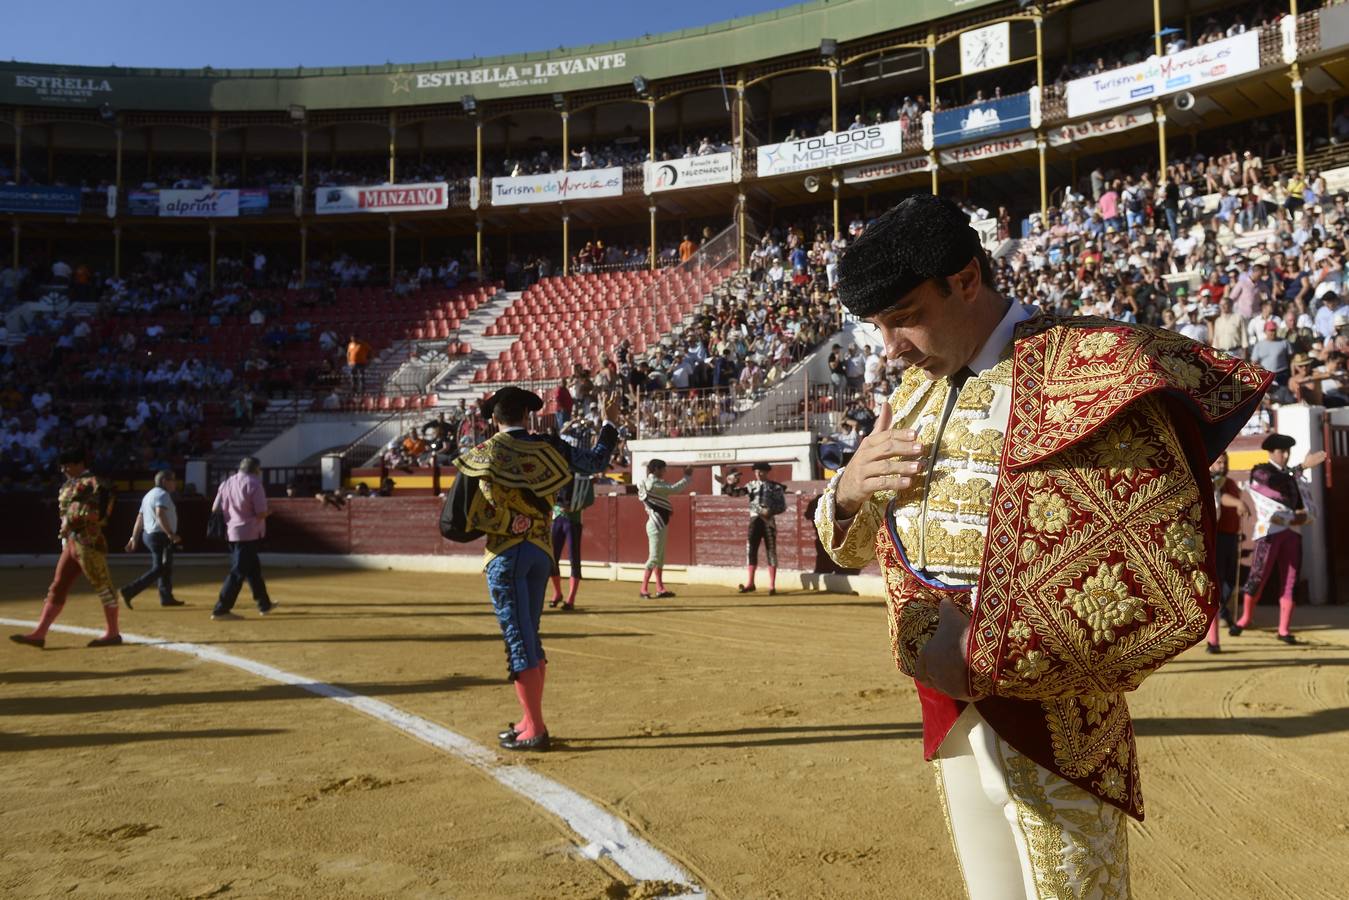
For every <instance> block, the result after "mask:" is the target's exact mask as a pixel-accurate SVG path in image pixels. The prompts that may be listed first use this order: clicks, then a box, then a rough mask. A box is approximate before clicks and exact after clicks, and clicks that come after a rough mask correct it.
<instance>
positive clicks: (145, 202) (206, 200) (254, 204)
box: [126, 188, 270, 219]
mask: <svg viewBox="0 0 1349 900" xmlns="http://www.w3.org/2000/svg"><path fill="white" fill-rule="evenodd" d="M269 202H270V198H269V197H268V194H267V189H266V188H244V189H242V190H212V189H210V188H201V189H200V190H183V189H173V190H168V189H165V190H152V191H147V190H141V189H137V190H131V191H128V192H127V195H126V207H127V209H126V211H127V213H128V214H129V215H133V216H159V217H160V218H165V219H220V218H234V217H236V216H260V215H262V214H264V213H265V212H267V207H268V203H269Z"/></svg>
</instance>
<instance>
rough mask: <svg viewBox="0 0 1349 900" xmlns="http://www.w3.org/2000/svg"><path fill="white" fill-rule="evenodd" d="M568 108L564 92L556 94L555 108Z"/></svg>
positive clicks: (554, 97) (554, 99)
mask: <svg viewBox="0 0 1349 900" xmlns="http://www.w3.org/2000/svg"><path fill="white" fill-rule="evenodd" d="M566 108H567V98H566V97H565V96H563V95H562V94H554V95H553V109H566Z"/></svg>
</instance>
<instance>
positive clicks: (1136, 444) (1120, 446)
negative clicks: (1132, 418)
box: [1094, 422, 1157, 475]
mask: <svg viewBox="0 0 1349 900" xmlns="http://www.w3.org/2000/svg"><path fill="white" fill-rule="evenodd" d="M1094 449H1095V450H1096V458H1097V461H1098V463H1099V464H1100V466H1101V467H1102V468H1107V469H1109V470H1110V474H1111V475H1118V474H1119V473H1120V472H1125V471H1128V470H1129V469H1146V468H1150V467H1151V465H1152V459H1153V457H1154V456H1155V455H1156V453H1157V448H1156V446H1154V445H1153V443H1152V441H1151V440H1149V439H1148V437H1147V435H1146V434H1145V433H1144V432H1143V431H1142V430H1140V429H1138V428H1136V427H1135V426H1134V425H1133V424H1132V423H1129V422H1121V423H1120V424H1118V425H1113V426H1111V427H1109V428H1107V429H1106V431H1105V434H1104V436H1102V437H1101V438H1099V439H1097V441H1096V443H1095V445H1094Z"/></svg>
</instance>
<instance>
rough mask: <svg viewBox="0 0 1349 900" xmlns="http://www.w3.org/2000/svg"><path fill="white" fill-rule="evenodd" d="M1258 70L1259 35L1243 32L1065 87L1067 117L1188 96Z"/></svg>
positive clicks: (1152, 58)
mask: <svg viewBox="0 0 1349 900" xmlns="http://www.w3.org/2000/svg"><path fill="white" fill-rule="evenodd" d="M1258 68H1260V34H1259V32H1257V31H1248V32H1246V33H1245V34H1239V35H1237V36H1236V37H1230V38H1226V39H1224V40H1221V41H1214V42H1213V43H1211V44H1200V45H1199V46H1198V47H1191V48H1190V49H1189V50H1181V51H1180V52H1178V53H1172V54H1171V55H1170V56H1152V57H1149V58H1148V59H1146V60H1144V61H1143V62H1141V63H1135V64H1133V65H1132V66H1123V67H1121V68H1118V69H1111V70H1110V71H1109V72H1102V73H1100V74H1099V75H1091V76H1088V77H1087V78H1079V79H1077V80H1076V81H1070V82H1068V92H1067V99H1068V115H1069V117H1070V118H1077V117H1078V116H1087V115H1091V114H1092V113H1096V112H1101V111H1103V110H1107V109H1114V108H1115V107H1117V106H1125V105H1127V104H1130V103H1137V102H1139V101H1140V100H1151V99H1154V98H1157V97H1163V96H1165V95H1167V94H1174V93H1176V92H1177V91H1192V90H1194V89H1195V88H1197V87H1202V86H1203V85H1206V84H1213V83H1214V82H1216V81H1223V80H1225V79H1228V78H1232V77H1233V76H1235V75H1244V74H1245V73H1247V72H1254V71H1255V70H1256V69H1258Z"/></svg>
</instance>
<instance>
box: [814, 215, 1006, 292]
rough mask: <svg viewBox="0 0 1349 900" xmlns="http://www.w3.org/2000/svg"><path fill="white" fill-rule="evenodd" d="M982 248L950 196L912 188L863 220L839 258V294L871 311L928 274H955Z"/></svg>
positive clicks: (907, 290) (921, 281)
mask: <svg viewBox="0 0 1349 900" xmlns="http://www.w3.org/2000/svg"><path fill="white" fill-rule="evenodd" d="M983 253H984V248H983V246H982V245H981V244H980V243H979V235H978V233H977V232H975V230H974V229H973V228H971V227H970V217H969V216H968V215H967V214H965V213H964V212H961V210H960V208H959V207H958V206H956V205H955V204H954V203H952V202H950V201H949V200H944V199H942V198H941V197H934V196H932V195H931V194H915V195H914V196H912V197H908V198H906V199H905V200H904V201H903V202H901V203H900V204H899V205H898V206H895V207H893V208H891V209H890V210H888V211H887V212H886V213H885V214H884V215H882V216H881V217H880V218H879V219H877V220H876V221H875V222H873V223H871V224H870V225H868V226H867V228H866V230H865V231H863V232H862V236H861V237H859V238H858V239H857V240H856V241H854V242H853V244H852V246H851V247H849V248H848V249H847V250H845V251H844V253H843V256H842V257H841V258H840V259H839V264H838V274H839V281H838V295H839V299H840V300H841V301H842V302H843V305H844V306H846V307H847V308H848V311H849V312H851V313H852V314H853V315H855V316H859V317H861V318H866V317H867V316H874V315H875V314H876V313H878V312H881V311H882V310H885V309H888V308H890V307H891V306H894V305H895V304H896V303H897V302H899V300H900V298H902V297H903V296H904V295H905V294H907V293H909V291H912V290H913V289H914V288H916V287H918V286H919V285H920V284H922V283H923V282H924V281H927V280H928V279H930V278H944V277H946V276H948V275H954V274H956V273H957V272H959V271H960V270H961V269H963V268H965V267H966V266H967V265H969V263H970V260H971V259H975V258H981V257H982V256H983Z"/></svg>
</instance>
